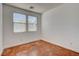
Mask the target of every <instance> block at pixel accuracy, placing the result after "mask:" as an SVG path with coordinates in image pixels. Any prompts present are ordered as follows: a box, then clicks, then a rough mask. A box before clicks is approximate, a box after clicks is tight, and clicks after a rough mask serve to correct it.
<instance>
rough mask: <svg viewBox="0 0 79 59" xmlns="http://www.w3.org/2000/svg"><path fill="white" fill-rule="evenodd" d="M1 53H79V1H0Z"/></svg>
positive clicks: (66, 54)
mask: <svg viewBox="0 0 79 59" xmlns="http://www.w3.org/2000/svg"><path fill="white" fill-rule="evenodd" d="M0 55H1V56H79V3H0Z"/></svg>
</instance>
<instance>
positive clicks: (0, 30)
mask: <svg viewBox="0 0 79 59" xmlns="http://www.w3.org/2000/svg"><path fill="white" fill-rule="evenodd" d="M1 53H2V4H1V3H0V54H1Z"/></svg>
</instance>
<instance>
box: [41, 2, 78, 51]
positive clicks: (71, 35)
mask: <svg viewBox="0 0 79 59" xmlns="http://www.w3.org/2000/svg"><path fill="white" fill-rule="evenodd" d="M42 17H43V18H42V30H43V31H42V33H43V38H44V39H45V40H47V41H49V42H51V43H55V44H58V45H60V46H63V47H65V48H68V49H71V50H74V51H77V52H79V4H70V3H69V4H62V5H61V6H59V7H57V8H55V9H52V10H50V11H48V12H46V13H44V14H43V16H42Z"/></svg>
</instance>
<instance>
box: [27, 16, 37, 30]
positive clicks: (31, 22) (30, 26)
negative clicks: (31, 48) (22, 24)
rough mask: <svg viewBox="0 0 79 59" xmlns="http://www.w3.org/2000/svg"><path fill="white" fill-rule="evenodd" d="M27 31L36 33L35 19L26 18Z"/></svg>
mask: <svg viewBox="0 0 79 59" xmlns="http://www.w3.org/2000/svg"><path fill="white" fill-rule="evenodd" d="M28 31H37V17H35V16H28Z"/></svg>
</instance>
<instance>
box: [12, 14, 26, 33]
mask: <svg viewBox="0 0 79 59" xmlns="http://www.w3.org/2000/svg"><path fill="white" fill-rule="evenodd" d="M13 25H14V26H13V27H14V32H25V31H26V15H24V14H19V13H13Z"/></svg>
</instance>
